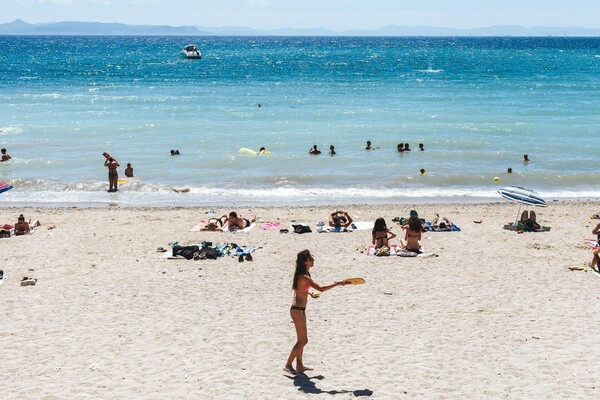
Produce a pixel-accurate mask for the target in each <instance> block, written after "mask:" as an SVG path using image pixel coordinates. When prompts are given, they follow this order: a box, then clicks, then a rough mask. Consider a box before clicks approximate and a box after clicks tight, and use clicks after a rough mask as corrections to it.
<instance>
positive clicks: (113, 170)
mask: <svg viewBox="0 0 600 400" xmlns="http://www.w3.org/2000/svg"><path fill="white" fill-rule="evenodd" d="M104 166H105V167H106V168H108V185H109V188H108V191H109V192H116V191H117V190H119V189H118V188H117V183H118V181H119V174H118V173H117V168H118V167H120V164H119V163H118V162H117V160H115V159H114V158H112V157H107V158H106V161H104Z"/></svg>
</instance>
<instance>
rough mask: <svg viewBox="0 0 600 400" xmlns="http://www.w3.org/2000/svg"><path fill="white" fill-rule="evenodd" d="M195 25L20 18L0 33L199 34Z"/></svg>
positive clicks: (1, 27) (4, 25)
mask: <svg viewBox="0 0 600 400" xmlns="http://www.w3.org/2000/svg"><path fill="white" fill-rule="evenodd" d="M199 34H202V32H200V30H199V29H198V28H196V27H194V26H168V25H125V24H117V23H103V22H77V21H65V22H52V23H47V24H28V23H27V22H25V21H22V20H20V19H18V20H16V21H13V22H10V23H7V24H0V35H199Z"/></svg>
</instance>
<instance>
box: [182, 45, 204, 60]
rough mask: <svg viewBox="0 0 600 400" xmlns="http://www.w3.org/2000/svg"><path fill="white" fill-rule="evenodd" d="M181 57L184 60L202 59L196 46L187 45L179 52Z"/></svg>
mask: <svg viewBox="0 0 600 400" xmlns="http://www.w3.org/2000/svg"><path fill="white" fill-rule="evenodd" d="M181 55H182V56H183V57H185V58H202V54H201V53H200V50H199V49H198V46H196V45H194V44H188V45H187V46H185V47H184V48H183V50H181Z"/></svg>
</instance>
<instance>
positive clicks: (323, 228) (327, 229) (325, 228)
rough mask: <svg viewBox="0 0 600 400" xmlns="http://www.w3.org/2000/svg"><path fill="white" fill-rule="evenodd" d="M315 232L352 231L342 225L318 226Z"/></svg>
mask: <svg viewBox="0 0 600 400" xmlns="http://www.w3.org/2000/svg"><path fill="white" fill-rule="evenodd" d="M317 232H319V233H327V232H332V233H339V232H352V229H346V228H344V227H343V226H338V227H335V226H318V227H317Z"/></svg>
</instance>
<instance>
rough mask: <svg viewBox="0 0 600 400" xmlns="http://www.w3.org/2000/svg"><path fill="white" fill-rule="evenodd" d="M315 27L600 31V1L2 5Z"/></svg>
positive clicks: (85, 16)
mask: <svg viewBox="0 0 600 400" xmlns="http://www.w3.org/2000/svg"><path fill="white" fill-rule="evenodd" d="M15 19H22V20H24V21H26V22H29V23H44V22H59V21H87V22H120V23H125V24H132V25H146V24H147V25H172V26H181V25H194V26H207V27H222V26H244V27H250V28H255V29H277V28H315V27H323V28H327V29H331V30H334V31H344V30H349V29H377V28H381V27H384V26H388V25H400V26H434V27H450V28H477V27H487V26H494V25H521V26H524V27H533V26H554V27H582V28H600V1H598V0H497V1H489V0H451V1H448V0H445V1H443V0H412V1H403V0H0V23H5V22H11V21H13V20H15Z"/></svg>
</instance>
